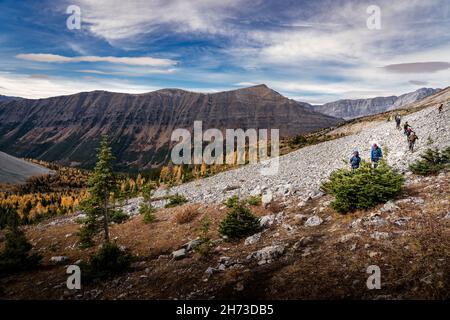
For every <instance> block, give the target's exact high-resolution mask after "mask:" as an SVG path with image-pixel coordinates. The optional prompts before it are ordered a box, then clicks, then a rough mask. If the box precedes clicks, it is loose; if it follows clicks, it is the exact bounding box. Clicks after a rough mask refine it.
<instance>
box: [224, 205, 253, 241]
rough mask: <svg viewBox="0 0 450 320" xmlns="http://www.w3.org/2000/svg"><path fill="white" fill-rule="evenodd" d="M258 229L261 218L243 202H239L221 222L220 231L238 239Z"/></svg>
mask: <svg viewBox="0 0 450 320" xmlns="http://www.w3.org/2000/svg"><path fill="white" fill-rule="evenodd" d="M258 229H259V219H258V218H257V217H256V216H255V215H254V214H253V213H252V212H251V211H250V209H249V208H247V207H246V206H245V205H244V204H243V203H237V204H235V205H234V207H233V210H232V211H231V212H230V213H229V214H228V215H227V216H226V217H225V219H223V220H222V221H221V222H220V226H219V233H220V234H221V235H224V236H227V237H228V238H231V239H238V238H242V237H246V236H249V235H252V234H254V233H255V232H257V231H258Z"/></svg>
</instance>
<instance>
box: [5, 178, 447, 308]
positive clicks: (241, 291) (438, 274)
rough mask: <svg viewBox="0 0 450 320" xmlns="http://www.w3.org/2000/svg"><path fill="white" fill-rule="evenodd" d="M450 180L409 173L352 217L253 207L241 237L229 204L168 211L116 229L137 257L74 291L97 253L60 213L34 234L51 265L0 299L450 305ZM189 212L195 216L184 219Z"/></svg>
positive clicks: (287, 206)
mask: <svg viewBox="0 0 450 320" xmlns="http://www.w3.org/2000/svg"><path fill="white" fill-rule="evenodd" d="M449 179H450V172H449V171H443V172H441V173H439V174H438V175H437V176H432V177H420V176H414V175H409V176H408V177H407V179H406V183H405V187H404V190H403V192H402V194H401V195H399V196H398V197H397V198H396V199H394V200H393V201H389V202H387V203H386V204H384V205H383V204H381V205H378V206H376V207H375V208H373V209H371V210H367V211H357V212H353V213H351V214H347V215H341V214H337V213H336V212H335V211H333V210H332V209H330V208H329V204H330V201H331V200H332V199H331V197H330V196H329V195H323V196H318V197H316V198H314V199H309V200H307V201H303V200H301V199H299V198H298V197H296V196H287V197H286V198H285V199H284V200H282V199H278V200H274V201H272V203H271V204H270V205H269V206H268V207H267V208H265V207H263V206H251V210H252V212H253V213H254V214H255V215H257V216H258V217H260V225H261V230H260V232H259V233H256V234H254V235H252V236H250V237H248V238H246V239H242V240H240V241H231V242H227V241H225V240H224V239H222V238H221V236H220V235H219V233H218V228H219V223H220V221H222V219H224V217H225V216H226V215H227V213H228V212H229V210H230V209H228V208H226V207H225V206H224V205H221V204H202V205H200V204H191V203H189V204H185V205H182V206H180V207H175V208H163V209H159V210H158V211H157V212H156V213H155V216H156V221H155V222H153V223H150V224H147V223H144V221H143V217H142V215H137V216H133V217H132V218H131V219H130V220H129V221H127V222H125V223H122V224H114V225H112V226H111V229H110V231H111V238H112V239H114V241H117V243H118V244H119V245H120V246H122V247H125V248H128V249H129V250H131V251H132V252H133V253H134V254H135V255H136V256H137V261H136V262H134V263H133V264H132V266H131V268H130V269H129V270H127V272H126V273H124V274H122V275H118V276H116V277H114V278H110V279H107V280H104V281H101V282H94V283H89V282H87V281H85V279H84V278H83V275H82V280H81V290H69V289H67V287H66V281H67V277H68V275H67V274H66V270H67V267H68V266H69V265H73V264H79V263H80V262H81V261H88V259H89V255H90V254H91V253H92V252H94V251H95V250H97V246H96V247H94V248H91V249H90V250H89V249H88V250H83V249H80V248H79V246H78V240H79V237H78V236H77V232H78V231H79V224H78V223H76V220H77V219H78V218H80V217H81V216H80V215H78V214H77V213H75V214H73V215H69V216H57V217H54V218H52V219H50V220H47V221H43V222H41V223H39V224H34V225H30V226H26V227H25V231H26V234H27V237H28V239H29V240H30V241H31V243H32V244H33V246H34V248H35V249H34V250H36V251H38V252H39V253H41V254H42V255H43V261H42V266H40V267H38V268H35V269H33V270H29V271H26V272H20V273H14V274H7V275H4V276H2V277H0V299H64V300H92V299H111V300H112V299H208V300H209V299H231V300H233V299H255V300H265V299H269V300H278V299H376V300H385V299H387V300H391V299H444V300H448V299H449V298H450V291H449V289H450V288H449V284H450V278H449V277H450V264H449V263H448V261H449V257H450V237H449V234H450V212H449V207H450V200H449V199H450V180H449ZM186 212H189V213H190V215H191V220H190V221H188V222H185V221H184V222H180V221H179V220H178V216H179V215H180V214H181V215H183V216H184V215H185V213H186ZM205 218H207V219H208V220H209V221H210V233H209V236H210V237H211V239H212V241H213V243H214V245H215V247H214V250H213V252H212V253H211V255H209V256H207V257H204V256H200V255H199V254H198V253H196V252H194V251H193V250H192V245H193V244H194V243H195V241H196V239H197V237H198V236H199V234H200V230H201V228H202V221H203V219H205ZM2 232H3V231H2V230H0V247H1V242H2V237H3V234H2ZM175 257H176V258H175ZM373 265H376V266H379V267H380V271H381V289H379V290H369V289H368V288H367V286H366V283H367V280H368V277H369V275H370V274H368V271H367V270H368V267H369V266H373Z"/></svg>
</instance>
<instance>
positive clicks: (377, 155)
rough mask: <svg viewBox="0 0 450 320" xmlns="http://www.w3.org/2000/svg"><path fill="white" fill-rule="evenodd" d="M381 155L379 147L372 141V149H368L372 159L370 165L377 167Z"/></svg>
mask: <svg viewBox="0 0 450 320" xmlns="http://www.w3.org/2000/svg"><path fill="white" fill-rule="evenodd" d="M382 157H383V152H382V151H381V148H380V147H379V146H378V145H377V144H376V143H374V144H373V145H372V150H371V151H370V160H371V161H372V167H373V168H376V167H378V161H380V159H381V158H382Z"/></svg>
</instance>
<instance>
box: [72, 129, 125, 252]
mask: <svg viewBox="0 0 450 320" xmlns="http://www.w3.org/2000/svg"><path fill="white" fill-rule="evenodd" d="M113 160H114V156H113V154H112V151H111V147H110V146H109V142H108V137H107V136H106V135H103V136H102V138H101V142H100V148H99V150H98V154H97V163H96V165H95V169H94V172H93V173H92V175H91V177H90V179H89V182H88V186H89V197H88V199H87V200H85V201H84V202H83V204H82V208H83V210H84V211H85V212H86V215H87V218H86V220H85V221H84V225H83V227H82V229H81V231H80V238H81V239H80V240H81V242H82V244H83V245H85V246H89V245H92V237H93V236H94V235H95V234H97V233H98V232H99V231H100V230H101V228H102V227H101V226H103V232H104V239H105V242H109V202H110V196H111V193H112V192H114V191H115V190H117V180H116V176H115V174H114V172H113V169H112V161H113Z"/></svg>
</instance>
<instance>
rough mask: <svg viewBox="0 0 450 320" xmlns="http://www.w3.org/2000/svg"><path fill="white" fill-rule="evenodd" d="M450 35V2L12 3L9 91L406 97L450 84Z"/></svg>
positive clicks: (4, 75) (0, 11)
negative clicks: (258, 91) (261, 90)
mask: <svg viewBox="0 0 450 320" xmlns="http://www.w3.org/2000/svg"><path fill="white" fill-rule="evenodd" d="M74 6H75V7H74ZM374 6H375V8H374ZM74 8H75V9H74ZM78 9H79V11H78ZM78 12H79V15H78ZM378 13H379V14H378ZM78 17H79V20H77V19H78ZM77 21H79V22H80V24H79V26H80V28H76V27H77V24H76V22H77ZM73 26H75V28H73ZM449 30H450V1H448V0H422V1H416V0H388V1H385V0H380V1H378V0H370V1H349V0H346V1H344V0H315V1H299V0H297V1H294V0H274V1H260V0H251V1H250V0H228V1H223V0H220V1H219V0H197V1H190V0H126V1H125V0H108V1H106V0H79V1H75V0H70V1H65V0H61V1H58V0H51V1H46V0H43V1H31V0H23V1H16V0H0V94H2V95H9V96H21V97H26V98H45V97H50V96H57V95H65V94H73V93H77V92H82V91H92V90H108V91H114V92H127V93H144V92H149V91H153V90H158V89H162V88H181V89H185V90H190V91H197V92H217V91H225V90H233V89H238V88H242V87H247V86H252V85H256V84H262V83H264V84H266V85H267V86H269V87H270V88H272V89H274V90H276V91H278V92H280V93H281V94H283V95H285V96H287V97H289V98H292V99H296V100H299V101H305V102H308V103H312V104H321V103H325V102H330V101H334V100H338V99H354V98H368V97H374V96H389V95H400V94H403V93H406V92H410V91H414V90H416V89H418V88H421V87H433V88H444V87H447V86H449V85H450V32H449Z"/></svg>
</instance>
